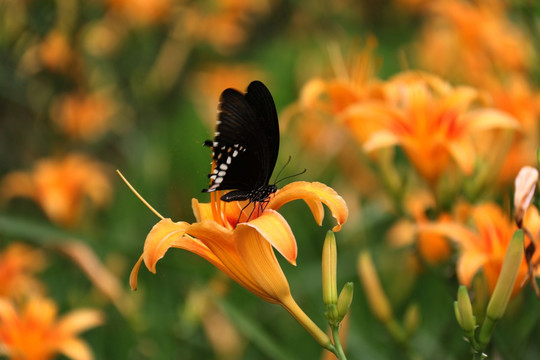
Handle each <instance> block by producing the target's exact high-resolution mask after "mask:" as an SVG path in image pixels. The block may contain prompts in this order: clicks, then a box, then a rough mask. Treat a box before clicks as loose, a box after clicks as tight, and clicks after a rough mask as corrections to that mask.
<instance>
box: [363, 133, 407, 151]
mask: <svg viewBox="0 0 540 360" xmlns="http://www.w3.org/2000/svg"><path fill="white" fill-rule="evenodd" d="M399 143H400V140H399V137H397V136H396V135H395V134H394V133H392V132H391V131H388V130H380V131H377V132H375V133H373V134H371V137H370V138H369V140H368V141H366V142H365V143H364V150H365V151H367V152H371V151H373V150H377V149H381V148H386V147H390V146H394V145H397V144H399Z"/></svg>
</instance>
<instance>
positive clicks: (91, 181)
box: [0, 154, 112, 226]
mask: <svg viewBox="0 0 540 360" xmlns="http://www.w3.org/2000/svg"><path fill="white" fill-rule="evenodd" d="M111 192H112V188H111V184H110V180H109V178H108V176H107V167H106V166H105V165H104V164H101V163H99V162H97V161H95V160H93V159H91V158H90V157H88V156H86V155H82V154H71V155H67V156H65V157H64V158H62V159H52V158H50V159H43V160H40V161H38V162H37V163H36V165H35V166H34V169H33V171H31V172H25V171H15V172H12V173H10V174H8V175H6V176H5V177H4V178H3V179H2V181H1V182H0V197H1V198H3V199H4V200H6V201H8V200H10V199H12V198H14V197H27V198H31V199H33V200H34V201H35V202H37V203H38V204H39V205H40V206H41V207H42V208H43V211H44V212H45V214H47V216H48V217H49V218H50V219H51V220H52V221H54V222H56V223H59V224H61V225H64V226H73V225H75V224H77V223H78V221H79V220H80V218H81V217H82V215H83V210H84V206H85V200H86V198H88V199H90V201H91V202H92V203H93V204H94V205H95V206H97V207H101V206H104V205H105V204H107V202H108V200H109V198H110V196H111Z"/></svg>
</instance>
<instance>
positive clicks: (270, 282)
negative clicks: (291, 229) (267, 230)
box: [234, 223, 291, 302]
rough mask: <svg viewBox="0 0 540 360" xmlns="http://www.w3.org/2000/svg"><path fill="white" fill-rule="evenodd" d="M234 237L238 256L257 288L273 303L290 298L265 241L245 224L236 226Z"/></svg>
mask: <svg viewBox="0 0 540 360" xmlns="http://www.w3.org/2000/svg"><path fill="white" fill-rule="evenodd" d="M234 235H235V236H234V240H235V243H236V248H237V249H238V254H239V255H240V258H241V259H242V262H243V263H244V266H245V267H246V269H247V271H248V272H249V273H250V274H251V276H252V277H253V279H254V280H255V281H256V282H257V284H258V286H259V287H260V288H262V289H264V291H265V293H267V294H269V296H270V297H271V298H272V299H274V301H273V302H281V299H284V298H286V297H287V296H290V294H291V293H290V289H289V283H288V282H287V278H286V277H285V274H283V270H281V267H280V266H279V262H278V260H277V259H276V255H275V254H274V251H273V250H272V246H271V245H270V243H269V242H268V241H267V239H265V237H264V236H263V235H262V234H261V233H259V231H258V230H257V229H256V228H254V227H252V226H249V225H248V224H246V223H242V224H240V225H238V227H237V228H236V230H235V232H234Z"/></svg>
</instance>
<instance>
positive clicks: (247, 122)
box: [203, 81, 279, 203]
mask: <svg viewBox="0 0 540 360" xmlns="http://www.w3.org/2000/svg"><path fill="white" fill-rule="evenodd" d="M204 145H205V146H209V147H211V148H212V159H213V170H212V173H210V174H209V175H208V177H209V178H210V186H209V187H208V189H203V192H212V191H216V190H231V191H229V192H228V193H226V194H224V195H222V196H221V200H223V201H226V202H230V201H245V200H248V201H249V203H265V202H267V201H268V198H269V197H270V195H272V194H273V193H275V192H276V191H277V186H276V185H275V184H269V182H270V177H271V176H272V172H273V170H274V167H275V165H276V160H277V157H278V152H279V123H278V117H277V111H276V106H275V104H274V99H273V98H272V95H271V94H270V91H269V90H268V89H267V88H266V86H265V85H264V84H263V83H262V82H260V81H253V82H252V83H251V84H249V86H248V88H247V91H246V93H245V94H242V93H241V92H239V91H238V90H235V89H226V90H224V91H223V92H222V93H221V97H220V100H219V108H218V120H217V127H216V132H215V137H214V140H213V141H210V140H207V141H205V143H204Z"/></svg>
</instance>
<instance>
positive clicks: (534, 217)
mask: <svg viewBox="0 0 540 360" xmlns="http://www.w3.org/2000/svg"><path fill="white" fill-rule="evenodd" d="M461 215H462V216H463V215H465V218H469V217H472V219H473V221H474V225H475V230H471V229H470V228H469V227H467V226H466V225H463V224H462V223H457V222H452V223H449V222H446V223H433V224H430V225H425V226H423V227H421V231H431V232H435V233H439V234H441V235H444V236H447V237H448V238H450V239H451V240H453V241H455V242H456V243H457V244H458V246H459V248H460V257H459V260H458V263H457V275H458V278H459V281H460V283H461V284H463V285H466V286H467V287H470V286H471V283H472V280H473V277H474V276H475V275H476V274H477V273H478V271H479V270H480V269H482V271H483V274H484V276H485V278H486V281H487V284H488V286H489V289H490V292H492V291H493V289H494V288H495V284H496V283H497V279H498V278H499V274H500V271H501V268H502V263H503V260H504V256H505V254H506V248H507V247H508V244H509V242H510V239H511V238H512V235H513V233H514V231H515V230H516V229H517V227H516V226H515V225H514V224H513V223H512V222H511V220H510V219H511V218H510V216H506V215H505V214H504V213H503V211H502V209H501V208H500V207H499V206H498V205H495V204H493V203H486V204H482V205H479V206H476V207H474V208H472V209H466V210H464V213H462V214H461ZM523 223H524V225H525V226H528V227H532V228H531V230H532V231H536V232H533V234H537V233H538V232H537V231H538V229H539V228H538V224H540V218H539V214H538V209H536V207H534V206H531V207H530V208H529V209H528V210H527V212H526V215H525V220H524V222H523ZM528 241H530V239H526V243H527V242H528ZM534 241H537V239H534ZM538 258H539V254H535V255H534V256H533V263H534V260H536V259H538ZM527 275H528V266H527V262H526V260H525V258H523V261H522V263H521V265H520V268H519V272H518V275H517V279H516V282H515V285H514V289H513V294H514V295H515V294H516V293H517V292H519V290H520V289H521V288H522V287H523V286H524V285H525V283H526V282H527V281H528V280H529V279H528V278H527Z"/></svg>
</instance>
